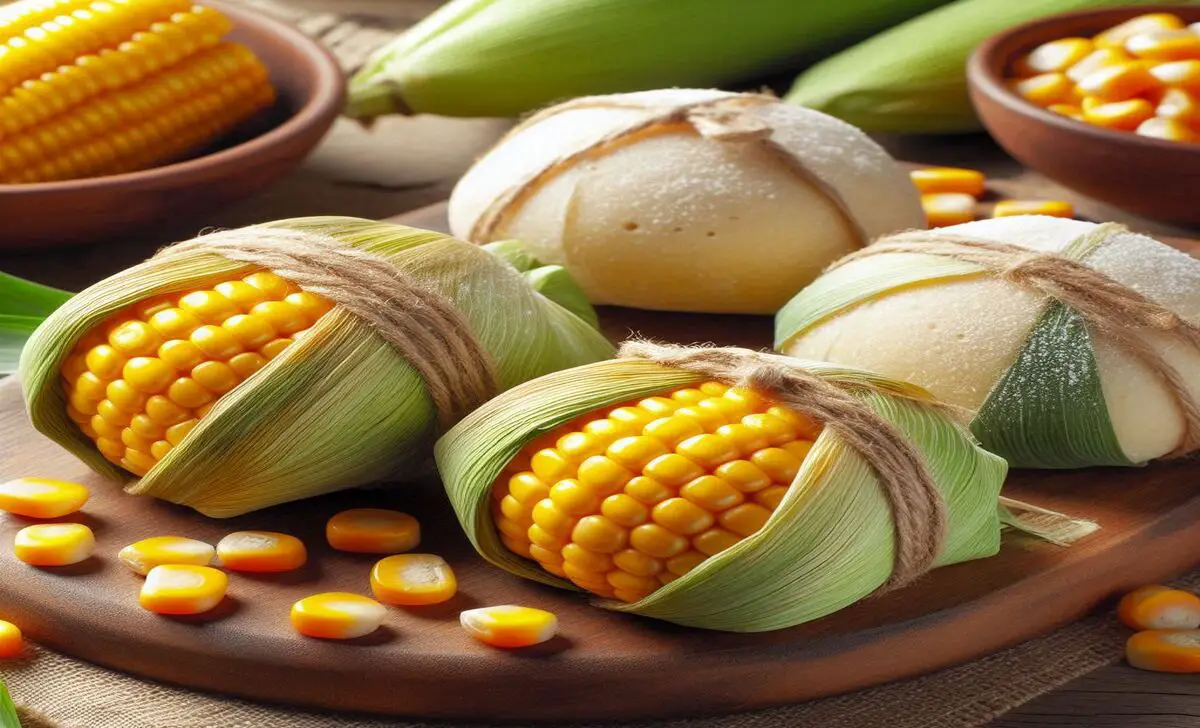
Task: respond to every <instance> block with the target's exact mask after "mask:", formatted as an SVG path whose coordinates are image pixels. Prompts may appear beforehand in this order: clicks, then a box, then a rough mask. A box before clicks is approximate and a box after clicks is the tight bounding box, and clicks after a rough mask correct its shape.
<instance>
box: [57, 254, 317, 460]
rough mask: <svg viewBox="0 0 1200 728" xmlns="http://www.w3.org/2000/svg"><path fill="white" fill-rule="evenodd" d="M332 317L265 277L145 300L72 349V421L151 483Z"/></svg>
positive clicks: (306, 296) (66, 376) (68, 365)
mask: <svg viewBox="0 0 1200 728" xmlns="http://www.w3.org/2000/svg"><path fill="white" fill-rule="evenodd" d="M330 308H332V304H331V303H330V302H329V301H327V300H325V299H323V298H321V297H320V296H316V295H313V294H311V293H305V292H304V291H301V290H300V289H299V288H297V287H296V286H295V285H293V284H291V283H288V282H287V281H285V280H283V279H282V278H280V277H279V276H276V275H274V274H273V273H267V272H257V273H251V274H250V275H248V276H245V277H244V278H241V279H234V280H228V281H224V282H222V283H218V284H216V285H215V286H214V287H213V288H212V289H208V290H195V291H192V292H191V293H186V294H183V295H173V296H164V297H156V298H152V299H150V300H148V301H144V302H142V303H140V304H138V305H136V306H133V307H131V308H128V309H126V310H124V311H121V312H119V313H117V314H116V315H114V316H112V317H111V318H109V319H108V321H106V322H105V323H104V324H102V325H101V326H100V327H99V328H97V329H96V330H94V331H93V332H92V333H91V334H90V335H88V336H85V337H84V338H83V339H82V340H81V341H80V342H79V343H78V344H77V345H76V346H75V351H74V353H72V354H71V356H70V357H68V358H67V360H66V362H65V363H64V364H63V370H62V374H63V386H64V390H65V392H66V395H67V402H68V405H67V414H68V415H69V416H70V418H71V419H72V420H73V421H74V422H76V423H78V424H79V427H80V429H81V430H83V432H84V434H86V435H87V436H88V437H90V438H91V439H92V440H93V441H95V443H96V447H97V448H98V449H99V450H100V452H101V453H102V454H103V455H104V457H106V458H108V460H109V461H111V462H113V463H114V464H117V465H120V466H121V467H123V468H125V469H126V470H128V471H129V472H131V473H133V474H135V475H145V474H146V473H147V472H149V470H150V468H152V467H154V465H155V464H156V463H157V462H158V461H159V460H160V459H162V458H163V457H165V456H166V454H167V453H168V452H170V451H171V448H173V447H174V446H175V445H178V444H179V442H180V441H181V440H182V439H183V438H184V437H186V436H187V434H188V433H189V432H191V430H192V428H193V427H195V426H196V423H197V422H199V421H200V419H201V418H202V417H204V415H205V414H207V413H208V411H209V410H210V409H211V408H212V404H213V402H215V401H216V399H217V398H218V397H220V396H221V395H223V394H225V393H226V392H229V391H230V390H232V389H233V388H234V387H236V386H237V385H239V384H241V382H242V381H243V380H245V379H246V378H247V377H249V376H250V375H251V374H253V373H254V372H256V371H258V370H259V369H261V368H262V367H263V365H265V364H266V363H267V362H268V361H270V360H271V359H273V358H275V357H276V356H278V355H279V354H281V353H282V352H283V350H284V349H286V348H287V347H288V346H289V345H290V344H291V343H292V341H293V339H294V338H296V337H299V336H302V335H303V334H304V332H305V331H307V330H308V328H309V327H310V326H312V325H313V324H314V323H316V321H317V319H319V318H320V317H321V316H322V315H323V314H324V313H325V312H326V311H328V310H329V309H330Z"/></svg>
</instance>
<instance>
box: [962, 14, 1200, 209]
mask: <svg viewBox="0 0 1200 728" xmlns="http://www.w3.org/2000/svg"><path fill="white" fill-rule="evenodd" d="M1156 12H1170V13H1175V14H1176V15H1178V16H1179V17H1180V18H1182V19H1183V20H1184V22H1187V23H1194V22H1197V21H1200V6H1196V5H1192V6H1187V5H1141V6H1137V7H1125V8H1114V9H1109V10H1091V11H1085V12H1079V13H1067V14H1063V15H1054V16H1051V17H1047V18H1042V19H1040V20H1035V21H1033V22H1030V23H1026V24H1024V25H1019V26H1017V27H1015V28H1010V29H1009V30H1006V31H1004V32H1002V33H999V34H997V35H994V36H992V37H991V38H990V39H988V40H987V41H986V42H984V43H983V45H981V46H979V48H977V49H976V50H975V53H974V55H972V56H971V60H970V62H969V63H968V65H967V77H968V79H969V82H970V89H971V100H972V102H973V103H974V104H975V108H976V110H977V111H978V112H979V117H980V119H982V120H983V125H984V126H985V127H987V130H988V131H989V132H990V133H991V135H992V136H993V137H994V138H995V139H996V141H997V142H999V143H1000V146H1002V147H1004V149H1005V150H1006V151H1007V152H1008V153H1009V154H1011V155H1012V156H1014V157H1016V158H1017V160H1018V161H1020V162H1021V163H1022V164H1025V165H1026V166H1028V167H1031V168H1033V169H1035V170H1037V171H1039V172H1041V173H1042V174H1044V175H1046V176H1047V177H1049V178H1050V179H1053V180H1054V181H1056V182H1059V183H1061V184H1063V185H1065V186H1067V187H1070V188H1071V189H1074V190H1077V191H1079V192H1082V193H1083V194H1085V195H1088V196H1090V197H1094V198H1096V199H1098V200H1102V201H1104V202H1107V203H1110V204H1112V205H1115V206H1116V207H1120V208H1122V209H1124V210H1128V211H1130V212H1133V213H1136V214H1139V215H1145V216H1146V217H1151V218H1157V219H1160V220H1170V221H1174V222H1186V223H1200V144H1184V143H1180V142H1170V141H1165V140H1160V139H1150V138H1147V137H1142V136H1138V135H1136V134H1133V133H1131V132H1119V131H1110V130H1108V129H1103V128H1100V127H1097V126H1093V125H1091V124H1085V123H1084V122H1081V121H1076V120H1074V119H1070V118H1067V117H1065V116H1061V115H1059V114H1055V113H1053V112H1051V111H1046V110H1044V109H1042V108H1039V107H1037V106H1035V105H1033V104H1031V103H1029V102H1028V101H1026V100H1024V99H1023V98H1021V97H1020V96H1017V95H1016V94H1014V93H1012V92H1011V91H1009V90H1008V89H1007V88H1006V87H1005V86H1004V75H1003V74H1004V69H1005V68H1006V67H1007V64H1008V63H1009V62H1010V61H1011V60H1013V58H1015V57H1016V56H1017V55H1018V54H1020V53H1024V52H1025V51H1028V50H1030V49H1031V48H1033V47H1034V46H1037V45H1039V44H1041V43H1045V42H1046V41H1049V40H1054V39H1057V38H1065V37H1069V36H1085V37H1090V36H1092V35H1095V34H1096V33H1099V32H1100V31H1102V30H1104V29H1106V28H1109V27H1112V26H1114V25H1116V24H1117V23H1120V22H1123V21H1125V20H1128V19H1129V18H1132V17H1134V16H1137V15H1142V14H1144V13H1156Z"/></svg>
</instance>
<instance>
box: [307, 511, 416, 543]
mask: <svg viewBox="0 0 1200 728" xmlns="http://www.w3.org/2000/svg"><path fill="white" fill-rule="evenodd" d="M325 537H326V539H327V540H328V541H329V545H330V546H332V547H333V548H335V549H337V550H339V551H353V552H356V553H362V554H399V553H403V552H405V551H412V550H413V549H415V548H416V547H417V546H418V545H419V544H420V543H421V525H420V524H419V523H417V519H415V518H413V517H412V516H410V515H408V514H407V513H401V512H400V511H389V510H385V509H382V508H352V509H350V510H348V511H342V512H341V513H338V514H337V515H335V516H334V517H333V518H330V519H329V522H328V523H326V524H325Z"/></svg>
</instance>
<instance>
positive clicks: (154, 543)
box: [117, 536, 217, 576]
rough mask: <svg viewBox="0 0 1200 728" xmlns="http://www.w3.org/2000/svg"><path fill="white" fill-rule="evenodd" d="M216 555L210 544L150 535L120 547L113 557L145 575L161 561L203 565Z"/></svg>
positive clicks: (210, 561) (181, 538) (162, 562)
mask: <svg viewBox="0 0 1200 728" xmlns="http://www.w3.org/2000/svg"><path fill="white" fill-rule="evenodd" d="M216 555H217V550H216V549H215V548H213V547H212V544H207V543H204V542H203V541H197V540H196V539H193V538H183V537H182V536H154V537H152V538H146V539H142V540H141V541H138V542H137V543H134V544H130V545H128V546H126V547H125V548H123V549H121V551H120V553H118V554H117V559H118V560H120V562H121V563H122V564H125V565H126V566H128V567H129V568H130V569H133V570H134V571H135V572H137V573H138V574H141V575H143V576H145V575H146V574H148V573H150V570H151V569H153V568H154V567H156V566H162V565H164V564H176V565H185V566H207V565H208V564H210V563H212V560H213V557H214V556H216Z"/></svg>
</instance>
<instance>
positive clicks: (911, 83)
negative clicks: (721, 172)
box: [785, 0, 1150, 133]
mask: <svg viewBox="0 0 1200 728" xmlns="http://www.w3.org/2000/svg"><path fill="white" fill-rule="evenodd" d="M1149 2H1150V0H1133V1H1132V2H1130V1H1129V0H1042V1H1040V2H1020V1H1017V2H1014V1H1013V0H958V1H957V2H953V3H951V4H949V5H946V6H944V7H940V8H938V9H936V10H932V11H930V12H928V13H926V14H924V15H921V16H919V17H917V18H914V19H912V20H909V21H908V22H906V23H902V24H900V25H897V26H896V27H894V28H892V29H890V30H886V31H884V32H882V33H880V34H879V35H877V36H874V37H872V38H870V39H868V40H865V41H863V42H862V43H859V44H858V45H856V46H853V47H851V48H848V49H847V50H844V51H842V52H840V53H837V54H836V55H833V56H831V57H830V58H827V59H825V60H824V61H821V62H820V63H817V64H816V65H814V66H812V67H811V68H809V69H808V70H807V71H805V72H804V73H802V74H801V75H800V77H799V78H797V79H796V81H795V84H794V85H793V86H792V89H791V91H789V92H788V94H787V96H786V97H785V98H786V100H788V101H790V102H792V103H796V104H800V105H801V106H807V107H809V108H810V109H816V110H818V111H823V112H825V113H826V114H831V115H833V116H836V117H838V118H840V119H844V120H845V121H848V122H850V123H851V124H854V125H855V126H857V127H860V128H862V129H863V130H865V131H868V132H898V133H944V132H962V131H973V130H975V129H978V128H979V121H978V119H977V118H976V116H975V111H974V109H973V108H972V107H971V101H970V99H969V98H968V96H967V75H966V64H967V58H968V57H969V56H970V54H971V51H973V50H975V47H976V46H977V45H979V44H980V43H982V42H983V41H984V40H986V39H987V38H988V37H989V36H991V35H993V34H995V33H999V32H1000V31H1002V30H1005V29H1007V28H1011V27H1012V26H1014V25H1019V24H1021V23H1023V22H1025V21H1028V20H1033V19H1035V18H1040V17H1044V16H1047V15H1053V14H1055V13H1065V12H1069V11H1072V10H1086V9H1088V8H1103V7H1112V6H1116V5H1139V4H1141V5H1145V4H1148V3H1149Z"/></svg>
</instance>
